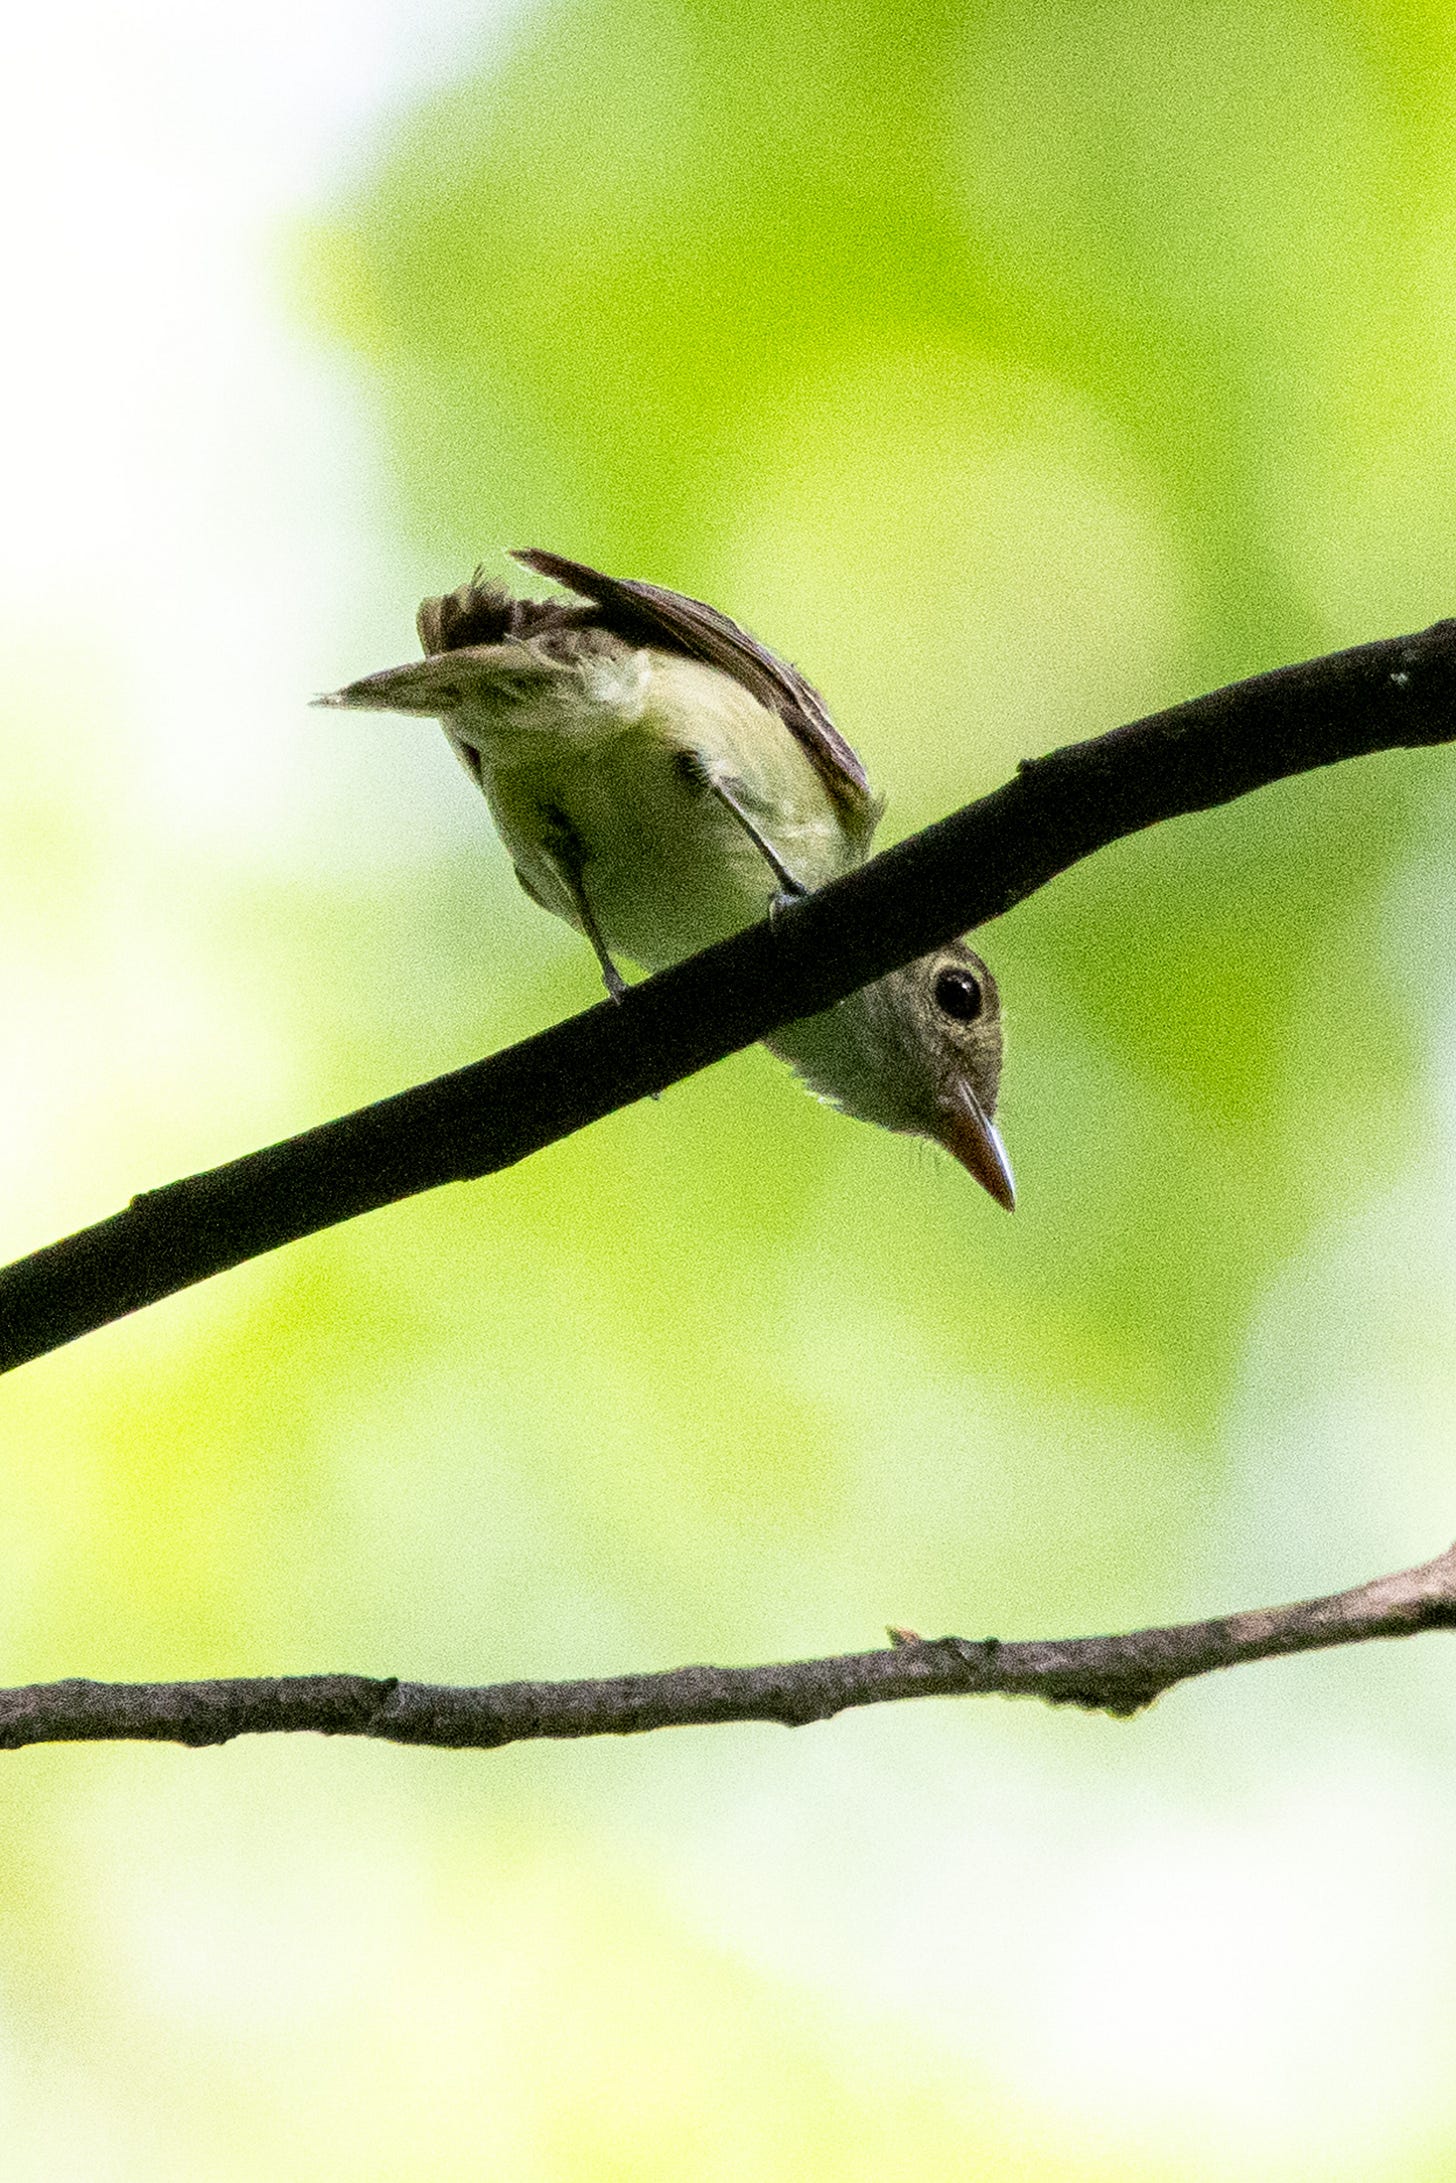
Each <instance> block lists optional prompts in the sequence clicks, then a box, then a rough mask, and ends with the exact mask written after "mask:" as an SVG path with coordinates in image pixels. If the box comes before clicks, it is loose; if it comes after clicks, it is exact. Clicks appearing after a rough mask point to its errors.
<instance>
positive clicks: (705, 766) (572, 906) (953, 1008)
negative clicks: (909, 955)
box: [315, 550, 1016, 1212]
mask: <svg viewBox="0 0 1456 2183" xmlns="http://www.w3.org/2000/svg"><path fill="white" fill-rule="evenodd" d="M514 558H515V559H516V560H518V561H519V562H521V563H522V564H523V565H524V566H525V567H527V568H529V569H531V570H532V571H533V572H534V573H535V574H537V575H540V576H545V577H548V578H550V579H552V580H553V581H554V582H555V583H557V584H559V585H560V586H561V587H562V588H563V589H564V590H566V591H569V592H572V593H574V594H575V597H574V598H571V599H560V598H548V599H528V598H520V597H517V596H515V595H514V594H512V593H511V592H510V591H508V590H507V589H506V587H505V586H504V585H502V584H499V583H496V582H494V581H492V580H490V579H489V578H487V577H486V575H485V574H484V572H483V571H481V570H477V571H476V573H475V575H474V577H472V579H471V580H470V582H469V583H466V584H462V585H461V586H460V587H459V589H458V590H456V591H452V592H450V593H448V594H446V595H445V596H443V597H440V598H432V599H426V600H425V601H424V602H423V604H422V605H421V607H420V610H419V615H418V630H419V637H420V643H421V646H422V648H423V652H424V657H423V658H422V659H419V660H413V661H410V662H407V663H406V664H405V665H404V666H401V667H387V668H384V669H382V670H381V671H380V672H379V673H377V674H370V675H365V676H363V677H362V678H361V679H359V680H358V681H355V682H350V683H346V684H345V685H344V687H343V688H342V689H338V690H333V691H330V692H328V693H327V694H326V695H324V696H322V697H320V698H318V699H316V700H315V702H316V703H318V704H320V705H325V706H334V707H340V708H346V709H351V710H360V711H383V712H399V713H407V714H415V715H422V716H425V717H428V718H433V719H436V720H438V721H439V722H440V724H441V726H442V727H443V728H444V730H445V734H446V737H447V738H448V740H449V742H450V745H451V747H452V748H453V750H454V752H455V754H456V756H457V757H458V758H459V760H460V762H461V764H462V765H463V766H464V768H465V771H466V772H467V773H468V774H469V776H470V778H471V780H472V781H473V782H474V783H475V785H476V787H477V788H478V789H479V790H480V792H481V794H482V795H483V796H484V798H485V800H486V803H487V804H488V805H489V807H490V812H491V816H492V818H493V819H494V821H495V826H496V830H497V832H498V833H499V835H500V837H501V839H502V841H503V843H504V845H505V848H506V850H507V853H508V854H509V856H510V858H511V861H512V863H513V864H514V866H515V871H516V877H517V878H518V880H519V881H520V884H521V886H522V887H523V888H524V890H525V892H526V893H527V894H528V895H529V896H530V898H531V899H532V901H534V902H536V903H538V904H539V905H540V906H541V907H542V908H543V909H546V910H550V911H552V912H553V913H554V914H555V915H556V916H558V917H561V918H564V919H565V921H566V922H567V923H568V924H570V925H572V926H574V927H575V928H576V930H577V931H578V932H580V933H581V934H582V935H583V936H584V937H585V938H586V939H587V940H588V941H589V942H590V944H591V947H592V949H593V951H594V952H595V954H596V958H597V961H598V964H599V966H600V968H601V973H602V978H603V981H604V983H605V985H606V988H607V991H608V993H609V994H610V995H611V996H612V997H613V998H620V997H621V994H622V993H623V991H624V990H625V981H624V979H623V976H622V972H621V970H620V968H619V965H618V960H617V958H618V957H619V956H620V957H622V958H624V959H627V960H630V961H632V962H635V963H637V964H639V965H640V966H641V967H642V968H643V969H645V970H648V971H653V970H660V969H663V968H665V967H666V966H667V965H668V964H670V963H675V962H679V961H681V960H682V958H683V957H685V956H688V955H693V954H696V953H697V952H698V951H699V949H701V948H705V947H708V946H711V945H712V943H713V942H714V941H717V940H722V939H725V938H727V936H728V935H729V934H730V933H734V932H738V931H741V930H742V929H743V928H744V927H745V926H747V925H750V924H755V923H757V922H758V921H759V920H760V919H761V918H763V917H764V916H765V915H771V914H773V913H774V911H775V910H776V909H777V908H778V907H779V906H781V905H782V904H783V903H784V902H786V901H789V900H792V899H794V898H795V897H797V896H799V895H802V894H804V893H806V892H808V891H810V890H812V889H814V888H818V887H822V886H825V885H827V884H828V882H829V881H831V880H833V879H837V878H839V877H841V876H842V875H843V874H844V873H846V872H850V871H853V870H854V869H855V868H856V866H858V865H860V864H862V863H863V862H864V860H865V858H866V857H867V856H868V854H869V851H870V844H871V841H872V839H873V836H874V832H875V828H876V826H877V825H878V823H879V820H880V817H881V815H882V813H883V809H884V804H883V800H882V799H881V798H880V797H878V796H877V795H876V794H875V793H874V792H873V790H872V789H871V787H870V784H869V781H868V779H867V777H866V775H865V770H864V767H863V766H862V765H861V763H860V761H859V759H858V757H857V756H856V755H855V752H854V751H853V750H852V749H851V747H850V745H849V744H848V743H847V742H846V741H845V739H844V737H843V736H842V735H841V734H840V732H839V730H838V729H837V728H836V727H835V725H834V722H833V720H832V719H831V718H830V715H829V712H828V709H827V707H826V705H825V703H824V700H823V699H822V698H821V697H820V695H819V693H818V692H817V690H815V689H814V688H813V687H812V686H811V684H809V683H808V682H807V681H806V680H805V679H804V677H803V676H802V675H801V674H800V673H799V672H798V670H797V669H796V668H795V667H792V666H791V665H790V664H789V663H788V661H786V660H784V659H781V658H779V657H778V655H777V654H776V653H774V652H771V651H770V650H769V649H768V647H767V646H766V645H764V644H761V643H760V642H759V641H758V639H757V638H756V637H753V636H750V635H749V633H748V632H747V630H745V629H743V628H741V627H740V626H739V625H738V623H737V622H735V621H732V620H730V619H729V617H728V616H727V615H726V614H723V613H720V612H719V611H718V609H717V608H716V607H712V606H708V605H705V604H704V603H703V602H702V601H701V600H698V599H691V598H688V597H686V596H685V595H684V594H682V593H680V592H675V591H668V590H665V589H663V588H662V587H661V586H659V585H657V584H650V583H644V582H639V581H636V580H634V579H629V578H623V577H613V576H606V575H603V574H602V573H601V572H600V571H599V570H596V569H591V568H588V567H587V566H586V565H585V564H584V563H582V562H579V561H571V560H567V559H566V558H565V557H564V556H562V555H560V554H556V553H548V552H544V551H540V550H532V551H522V552H518V553H517V554H515V556H514ZM764 1044H765V1045H766V1046H768V1047H769V1048H770V1049H771V1051H772V1052H774V1053H775V1054H777V1055H779V1056H780V1057H781V1058H782V1059H783V1060H785V1061H787V1062H788V1063H789V1064H790V1066H791V1067H792V1068H793V1069H794V1071H795V1073H796V1074H797V1075H798V1076H799V1078H800V1079H801V1080H802V1082H803V1083H804V1084H805V1085H806V1086H807V1087H808V1089H809V1090H810V1091H812V1092H814V1093H815V1094H816V1095H817V1096H818V1097H819V1098H821V1099H823V1100H825V1101H827V1102H828V1103H829V1104H830V1105H832V1106H834V1107H837V1108H839V1109H840V1110H841V1112H843V1113H845V1114H848V1115H852V1116H855V1117H857V1118H859V1119H860V1120H863V1121H867V1122H873V1123H877V1124H878V1125H879V1126H880V1127H881V1128H884V1129H888V1130H893V1131H897V1132H900V1133H902V1134H905V1135H910V1136H918V1137H923V1138H927V1139H929V1140H930V1141H931V1142H933V1143H935V1144H938V1145H940V1146H942V1147H943V1148H944V1149H945V1150H946V1151H947V1152H949V1153H950V1154H951V1155H952V1156H953V1157H954V1158H955V1159H957V1160H958V1161H959V1162H960V1163H961V1165H962V1166H963V1167H964V1168H966V1169H967V1170H968V1172H969V1173H970V1174H971V1175H973V1176H974V1177H975V1179H976V1180H977V1181H978V1182H979V1183H980V1184H982V1186H983V1187H984V1188H985V1189H986V1190H987V1191H988V1192H989V1193H990V1195H991V1196H992V1197H993V1198H994V1199H995V1200H996V1202H997V1204H999V1205H1002V1206H1004V1207H1005V1208H1006V1210H1007V1211H1008V1212H1009V1211H1011V1210H1012V1209H1013V1208H1014V1206H1015V1202H1016V1193H1015V1185H1014V1183H1013V1180H1012V1174H1011V1167H1010V1163H1009V1161H1008V1159H1007V1155H1006V1151H1005V1148H1004V1146H1003V1145H1002V1142H1001V1139H1000V1136H999V1134H998V1132H997V1130H996V1126H995V1121H994V1114H995V1108H996V1098H997V1093H998V1090H999V1086H1000V1077H1001V1059H1002V1026H1001V1005H1000V996H999V993H998V990H997V986H996V981H995V978H994V977H993V976H992V973H991V971H990V969H989V967H988V965H987V964H986V963H985V962H984V961H983V960H982V959H981V957H980V956H979V955H977V954H975V953H974V952H973V951H972V950H971V949H970V948H969V947H967V946H966V945H965V943H964V942H963V941H960V940H953V941H950V942H948V943H947V944H946V945H945V946H944V947H940V948H936V949H934V950H933V951H932V952H931V953H930V954H928V955H924V956H921V957H919V958H918V959H917V960H916V961H915V962H912V963H909V964H907V965H906V966H905V967H904V968H903V969H900V970H895V971H891V972H890V974H889V975H888V976H887V977H884V978H880V979H877V980H876V981H875V982H874V983H873V984H871V985H867V986H864V987H862V988H861V989H860V991H858V992H856V993H851V994H850V995H848V997H847V998H846V999H844V1000H842V1001H839V1002H837V1003H836V1004H835V1005H834V1006H833V1007H831V1008H827V1009H825V1010H823V1011H821V1012H820V1013H819V1014H816V1015H813V1016H808V1017H804V1018H803V1019H801V1020H800V1021H797V1022H794V1023H789V1024H785V1025H783V1026H782V1027H781V1028H780V1029H779V1030H777V1031H774V1032H771V1033H770V1034H769V1036H768V1037H767V1038H766V1039H765V1040H764Z"/></svg>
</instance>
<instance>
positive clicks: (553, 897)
mask: <svg viewBox="0 0 1456 2183" xmlns="http://www.w3.org/2000/svg"><path fill="white" fill-rule="evenodd" d="M775 726H778V723H777V722H775ZM780 732H781V733H782V732H783V731H782V730H780ZM524 755H525V754H524V753H523V754H522V756H523V757H524ZM683 755H684V748H683V745H682V744H680V743H678V742H676V741H673V740H669V739H667V738H665V737H664V736H663V734H662V733H661V728H660V723H657V722H654V721H652V720H650V719H649V720H644V721H641V722H636V723H633V724H631V725H627V726H622V727H620V728H619V729H618V730H617V732H616V733H614V734H611V735H601V734H597V735H593V736H591V737H582V738H572V739H567V738H565V737H562V738H558V739H556V741H555V742H554V743H553V744H552V745H551V746H550V747H548V748H545V749H542V748H538V749H537V750H536V751H535V752H533V753H532V754H531V757H530V759H529V761H528V762H527V763H526V764H524V765H522V766H521V767H520V768H519V769H518V768H517V767H515V766H512V765H510V764H509V763H507V764H506V765H503V766H502V765H500V764H498V765H497V766H496V767H495V768H493V769H492V771H493V778H492V779H491V780H490V782H489V785H488V794H489V796H490V801H491V804H492V808H493V811H494V815H495V819H496V824H497V826H498V827H499V829H500V831H501V833H502V835H503V836H504V838H505V841H506V844H507V846H508V847H509V849H510V851H511V854H512V856H513V858H514V859H515V862H516V865H517V868H518V869H519V870H520V871H521V872H522V874H523V876H524V877H525V878H526V880H527V881H528V882H529V884H530V886H531V888H532V889H533V891H534V892H535V893H536V894H538V895H539V896H540V898H541V899H542V900H543V901H544V902H545V903H546V905H547V907H548V908H550V909H554V910H556V911H557V913H558V915H560V916H563V917H565V918H567V919H568V920H569V921H570V922H572V923H575V922H576V915H575V910H574V907H573V905H572V903H571V900H570V897H569V895H567V894H566V893H565V891H564V889H563V887H562V883H561V879H560V876H559V868H558V866H557V864H556V862H555V857H554V854H553V851H552V849H551V846H550V839H551V837H550V827H551V821H552V819H559V821H560V822H561V829H562V830H564V831H565V833H566V834H568V835H569V837H570V839H571V840H572V841H573V842H574V843H575V844H576V845H577V846H578V848H579V851H580V855H581V859H582V871H581V878H582V884H583V887H584V889H585V892H586V897H587V900H588V902H589V903H590V906H591V910H592V914H593V916H594V917H595V919H596V922H597V925H598V927H599V928H600V931H601V934H602V937H603V938H604V940H605V941H606V943H607V946H608V948H609V949H610V950H611V951H612V952H613V953H614V954H620V955H624V956H626V957H628V958H630V959H631V960H632V961H634V962H638V963H641V964H642V965H643V966H644V967H645V968H646V969H649V970H656V969H661V968H662V967H663V966H664V965H665V964H668V963H673V962H678V961H680V960H681V959H682V958H683V957H684V956H685V955H693V954H696V952H697V951H698V949H699V948H704V947H708V946H710V945H711V944H712V943H713V942H714V941H715V940H722V939H726V938H727V937H728V935H729V934H730V933H734V932H738V931H741V930H742V929H743V927H744V926H745V925H750V924H754V923H756V922H757V921H758V919H760V918H761V917H763V916H764V915H765V914H766V912H767V910H768V906H769V903H770V901H771V900H772V898H773V896H774V895H775V893H776V892H777V891H778V882H777V881H776V879H775V878H774V875H773V873H772V872H771V871H770V869H769V866H768V864H767V862H766V861H765V859H764V857H763V855H762V854H761V852H760V851H759V850H758V849H757V848H756V847H755V845H754V844H753V842H752V841H751V840H750V839H749V837H748V835H747V834H746V833H745V832H744V830H743V828H742V827H741V826H740V825H739V823H738V821H737V820H736V819H735V818H734V817H733V816H732V814H731V812H729V811H728V810H727V809H726V807H725V806H724V805H723V804H722V803H721V802H720V801H719V800H718V798H717V797H716V796H715V795H713V794H712V792H711V791H710V790H709V789H707V788H705V787H704V786H703V785H702V783H701V781H700V780H697V779H694V778H693V776H692V772H691V770H690V769H687V768H685V767H684V764H683ZM714 755H715V756H717V755H719V754H718V753H717V752H715V753H714ZM775 758H776V763H775V767H774V774H773V778H772V780H771V781H769V780H766V779H764V778H762V777H761V768H758V767H757V766H756V765H755V763H754V752H753V750H752V749H751V748H750V749H749V750H747V751H746V752H745V751H739V752H735V753H733V754H732V757H731V759H730V760H729V761H728V762H729V763H731V765H732V771H733V776H734V779H735V781H737V782H739V783H741V784H742V789H741V792H742V794H743V796H744V801H745V804H746V807H747V808H748V809H749V810H750V812H751V813H752V815H753V817H754V820H755V823H756V824H759V825H760V826H761V827H762V830H763V831H764V833H765V834H766V835H767V836H768V838H769V839H770V840H771V841H772V842H773V844H774V846H775V848H776V849H777V850H778V851H779V853H780V854H781V855H782V857H783V858H784V860H785V862H786V864H787V865H788V866H789V868H790V869H791V870H792V871H793V872H794V873H795V876H796V877H798V878H799V879H800V880H802V882H803V883H804V885H806V886H809V887H817V886H822V885H823V884H824V882H825V881H826V880H828V879H832V878H836V877H837V876H838V875H839V873H840V872H841V871H843V870H845V869H847V868H848V865H849V863H851V862H852V861H853V856H852V854H851V852H850V851H849V849H848V847H847V844H846V841H845V838H844V834H843V829H842V828H841V826H840V825H839V823H838V818H837V814H836V813H835V811H834V808H833V806H832V804H831V802H830V800H829V797H828V794H827V791H826V790H825V789H824V787H823V784H822V783H821V782H820V780H819V777H818V775H817V774H816V772H815V771H814V768H813V766H812V764H811V763H810V762H809V760H808V759H807V758H806V757H804V756H803V754H802V753H800V752H799V751H798V749H797V748H794V749H792V750H791V752H790V753H789V760H790V762H789V764H788V765H785V764H784V762H783V754H782V753H781V752H777V753H775Z"/></svg>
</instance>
